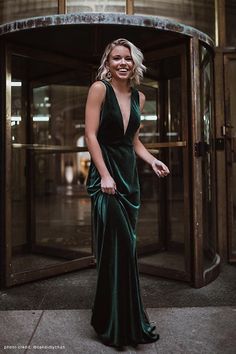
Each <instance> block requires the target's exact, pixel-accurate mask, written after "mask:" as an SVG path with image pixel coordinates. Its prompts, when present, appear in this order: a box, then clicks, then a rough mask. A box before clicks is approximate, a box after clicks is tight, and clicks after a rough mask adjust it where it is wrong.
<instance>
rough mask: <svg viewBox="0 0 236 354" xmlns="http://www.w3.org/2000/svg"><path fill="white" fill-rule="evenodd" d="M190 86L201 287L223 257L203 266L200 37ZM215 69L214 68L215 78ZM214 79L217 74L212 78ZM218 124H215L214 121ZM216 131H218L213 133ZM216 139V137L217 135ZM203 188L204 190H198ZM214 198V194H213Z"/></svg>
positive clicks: (194, 43)
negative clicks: (199, 152) (198, 152)
mask: <svg viewBox="0 0 236 354" xmlns="http://www.w3.org/2000/svg"><path fill="white" fill-rule="evenodd" d="M190 65H191V71H190V85H191V86H190V87H191V102H192V146H191V155H192V198H193V206H194V207H193V215H192V218H193V224H192V234H193V268H194V271H193V280H192V281H193V285H194V286H195V287H196V288H200V287H202V286H204V285H206V284H207V283H209V282H210V281H212V280H214V279H215V278H216V277H217V275H218V274H219V267H220V257H219V255H218V254H217V253H216V256H215V260H214V264H212V265H211V266H210V267H209V268H207V269H204V264H203V237H204V229H203V217H204V210H203V200H202V191H203V183H202V158H204V156H198V155H197V153H196V145H197V143H198V142H201V140H202V136H201V134H202V132H201V130H202V128H201V102H200V41H199V40H198V39H197V38H191V39H190ZM213 72H214V68H212V77H213ZM213 81H214V77H213ZM212 119H213V120H214V119H215V117H214V104H213V117H212ZM214 126H215V124H214ZM214 134H215V132H214ZM214 138H215V137H214ZM212 158H213V164H214V166H215V161H216V154H215V151H214V156H213V155H212ZM212 186H213V187H212V188H213V189H214V193H216V181H215V176H213V178H212ZM199 191H201V193H200V192H199ZM214 200H216V199H215V197H214ZM214 214H215V215H214V220H213V221H214V225H213V228H214V231H215V233H216V232H217V231H216V228H217V226H216V213H214Z"/></svg>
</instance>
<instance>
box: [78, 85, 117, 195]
mask: <svg viewBox="0 0 236 354" xmlns="http://www.w3.org/2000/svg"><path fill="white" fill-rule="evenodd" d="M105 95H106V87H105V85H104V84H103V83H102V82H100V81H97V82H94V83H93V84H92V85H91V87H90V89H89V92H88V97H87V102H86V108H85V141H86V144H87V147H88V150H89V152H90V154H91V157H92V160H93V162H94V164H95V166H96V168H97V170H98V172H99V174H100V176H101V190H102V191H103V192H105V193H108V194H114V193H115V189H116V184H115V181H114V180H113V178H112V177H111V175H110V173H109V171H108V169H107V167H106V165H105V162H104V159H103V156H102V151H101V148H100V145H99V143H98V140H97V132H98V127H99V120H100V111H101V106H102V103H103V101H104V98H105Z"/></svg>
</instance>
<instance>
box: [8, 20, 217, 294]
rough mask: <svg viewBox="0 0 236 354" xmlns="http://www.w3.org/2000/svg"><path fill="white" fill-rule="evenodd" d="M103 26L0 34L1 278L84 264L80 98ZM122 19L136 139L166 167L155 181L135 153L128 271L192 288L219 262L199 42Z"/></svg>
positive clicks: (209, 118)
mask: <svg viewBox="0 0 236 354" xmlns="http://www.w3.org/2000/svg"><path fill="white" fill-rule="evenodd" d="M64 17H66V16H64ZM126 17H128V18H129V16H126ZM94 18H95V19H94V21H95V20H96V17H94ZM130 19H131V17H130ZM134 19H135V16H132V21H134ZM103 20H104V18H103ZM110 29H112V31H107V24H105V23H97V24H96V25H94V24H93V26H92V25H86V24H80V23H77V24H76V23H74V24H73V25H71V26H65V27H63V26H62V25H61V26H59V27H57V26H55V27H54V26H52V27H49V28H46V27H44V28H40V29H37V30H35V29H31V30H29V31H26V32H25V33H24V35H23V34H22V33H20V32H18V33H15V34H11V37H7V35H6V37H4V38H3V39H2V42H1V55H2V57H4V58H5V61H3V62H2V71H3V73H4V76H3V77H4V78H5V83H4V85H3V87H4V88H5V91H4V92H5V94H3V95H2V100H3V101H4V106H3V107H4V109H3V111H2V116H3V122H4V130H3V134H4V140H3V142H4V146H3V149H4V150H3V151H4V154H5V155H4V158H2V161H1V162H2V166H4V169H2V171H5V174H4V176H3V179H2V181H3V182H2V192H3V195H4V198H3V201H2V203H3V204H2V209H3V210H4V214H3V217H4V223H3V229H2V231H3V235H4V239H3V240H2V245H3V249H4V255H3V256H4V258H3V259H4V274H3V275H2V284H3V285H4V286H13V285H15V284H19V283H23V282H27V281H31V280H37V279H40V278H43V277H48V276H53V275H56V274H62V273H65V272H68V271H72V270H78V269H82V268H86V267H91V266H93V267H94V266H95V262H96V260H95V257H94V251H93V249H94V247H93V243H94V242H93V239H92V227H93V225H92V223H91V205H90V199H89V196H88V194H87V192H86V188H85V183H86V178H87V173H88V168H89V164H90V156H89V153H88V151H87V148H86V146H85V143H84V108H85V103H86V97H87V92H88V89H89V86H90V84H91V83H92V82H93V80H94V77H95V73H96V69H97V67H98V64H99V59H100V57H101V54H102V52H103V50H104V47H105V45H106V44H107V43H108V42H110V41H111V40H113V39H115V38H119V37H122V36H124V33H123V31H124V26H121V25H120V24H117V23H116V24H112V23H110ZM125 29H126V36H125V37H126V38H128V39H129V40H131V41H133V42H134V43H135V44H136V45H137V46H139V47H140V48H141V49H142V51H143V53H144V57H145V60H146V62H145V65H146V66H147V68H148V70H147V74H146V75H145V79H144V81H143V82H142V85H141V86H140V90H141V91H142V92H144V94H145V95H146V100H147V101H146V105H145V109H144V112H143V114H142V116H141V131H140V138H141V140H142V142H143V143H144V144H145V146H146V147H147V148H148V149H149V150H150V151H151V152H152V153H153V154H155V155H156V156H157V158H160V159H161V160H163V161H164V162H165V163H166V164H167V165H168V166H169V167H170V170H171V174H170V176H169V177H168V178H166V179H164V180H161V179H158V178H157V177H156V176H155V175H154V173H153V172H152V171H151V170H150V168H149V166H148V165H147V164H145V163H143V162H142V161H141V160H138V169H139V176H140V185H141V198H142V203H141V209H140V216H139V223H138V232H137V233H138V234H137V246H138V256H139V267H140V271H141V272H145V273H148V274H152V275H158V276H165V277H168V278H171V279H179V280H183V281H187V282H189V283H190V284H191V285H192V286H195V287H200V286H203V285H205V284H207V283H208V282H210V281H211V280H213V279H214V278H215V277H216V276H217V274H218V273H219V256H218V255H217V253H216V230H215V222H216V217H215V185H214V178H213V176H214V168H215V167H214V161H215V158H214V153H215V147H214V119H213V118H214V112H213V108H212V107H213V95H212V59H211V56H212V53H211V48H210V45H209V43H201V42H200V41H199V39H198V38H197V35H196V36H194V35H193V36H186V35H184V34H179V33H177V32H176V31H163V30H160V29H158V28H148V26H147V28H145V26H132V25H130V24H129V26H128V25H127V26H126V27H125ZM58 33H60V39H61V40H60V44H59V43H58V41H56V40H55V39H56V38H57V37H58ZM196 33H197V31H196ZM13 36H14V38H13ZM68 38H69V39H70V40H69V41H68ZM146 38H148V39H149V41H148V43H147V41H146ZM10 39H11V40H10ZM13 39H14V40H13ZM88 39H90V40H88ZM91 39H93V41H91ZM75 43H77V44H78V45H75ZM204 215H207V218H204V217H203V216H204Z"/></svg>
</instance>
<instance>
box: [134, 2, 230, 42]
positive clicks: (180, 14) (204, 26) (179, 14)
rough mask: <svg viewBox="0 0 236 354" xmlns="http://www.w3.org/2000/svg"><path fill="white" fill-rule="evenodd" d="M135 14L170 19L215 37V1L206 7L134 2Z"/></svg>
mask: <svg viewBox="0 0 236 354" xmlns="http://www.w3.org/2000/svg"><path fill="white" fill-rule="evenodd" d="M232 1H233V0H232ZM134 13H135V14H141V15H151V16H161V17H166V18H170V19H172V20H175V21H177V22H182V23H184V24H185V25H189V26H193V27H195V28H197V29H199V30H201V31H203V32H205V33H207V34H208V35H210V36H211V37H212V38H214V37H215V22H214V18H215V3H214V0H208V1H207V4H204V5H203V4H199V2H198V1H194V0H185V1H182V0H179V1H178V0H168V1H166V0H158V1H153V0H134Z"/></svg>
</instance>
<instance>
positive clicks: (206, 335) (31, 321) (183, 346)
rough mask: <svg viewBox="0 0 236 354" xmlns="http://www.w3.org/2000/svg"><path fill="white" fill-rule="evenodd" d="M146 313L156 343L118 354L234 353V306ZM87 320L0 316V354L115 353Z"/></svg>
mask: <svg viewBox="0 0 236 354" xmlns="http://www.w3.org/2000/svg"><path fill="white" fill-rule="evenodd" d="M147 312H148V314H149V316H150V320H151V321H155V322H156V326H157V329H158V333H159V334H160V339H159V341H157V342H155V343H152V344H145V345H141V344H140V345H139V346H138V347H137V348H135V349H134V348H132V347H126V348H125V349H124V350H123V351H122V352H123V353H145V354H156V353H158V354H235V353H236V336H235V333H236V306H219V307H182V308H176V307H172V308H148V309H147ZM90 316H91V310H88V309H81V310H35V311H34V310H17V311H15V310H14V311H0V343H1V346H0V353H1V354H4V353H6V354H8V353H14V354H18V353H22V354H23V353H27V354H28V353H29V354H30V353H34V354H35V353H41V354H45V353H54V354H56V353H60V354H100V353H117V352H118V351H117V350H115V349H113V348H112V347H106V346H104V345H103V344H101V343H100V342H99V340H98V339H97V337H96V334H95V332H94V330H93V328H92V327H91V326H90ZM4 346H5V349H4ZM6 346H11V347H12V349H10V347H8V348H7V347H6ZM24 346H26V347H24ZM27 346H28V348H27Z"/></svg>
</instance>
